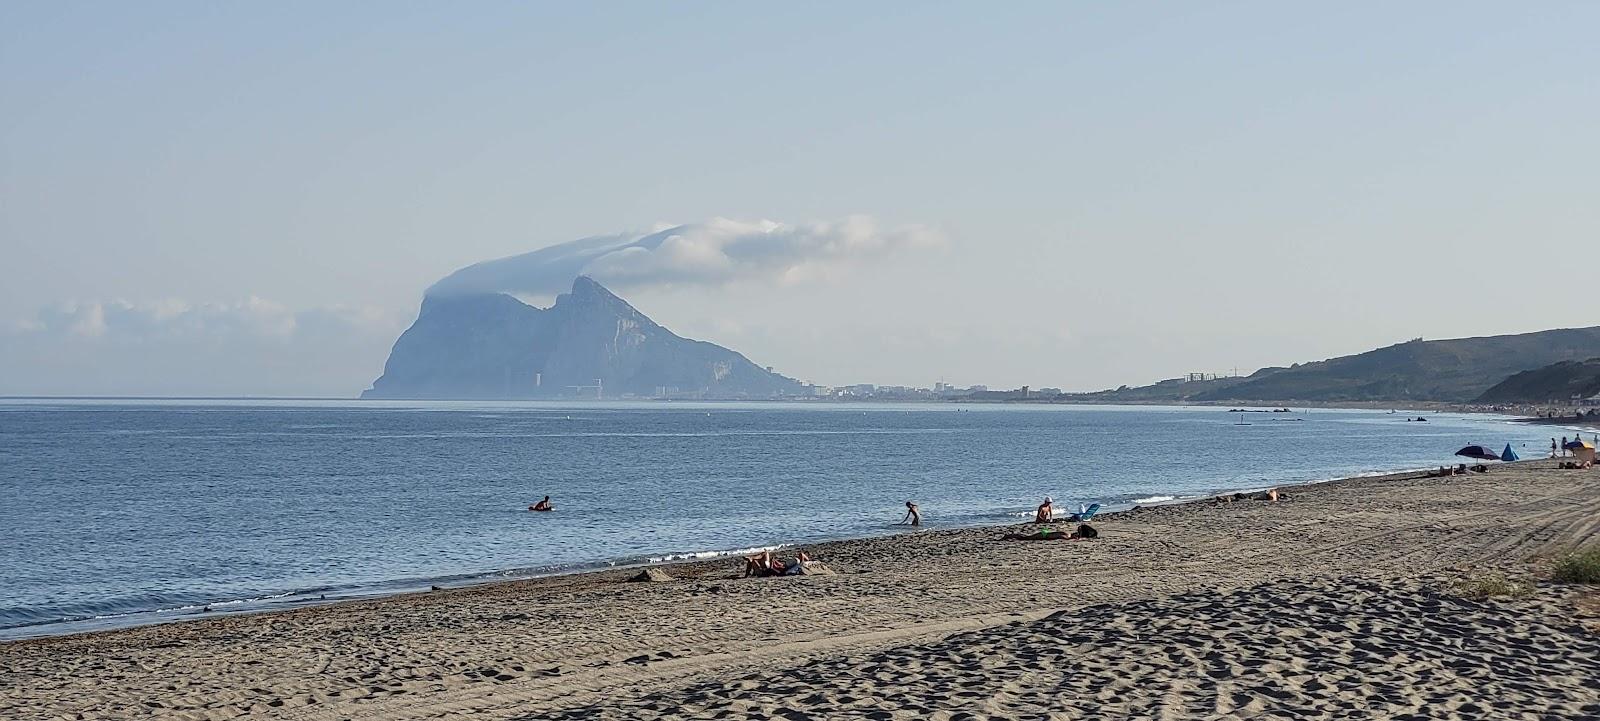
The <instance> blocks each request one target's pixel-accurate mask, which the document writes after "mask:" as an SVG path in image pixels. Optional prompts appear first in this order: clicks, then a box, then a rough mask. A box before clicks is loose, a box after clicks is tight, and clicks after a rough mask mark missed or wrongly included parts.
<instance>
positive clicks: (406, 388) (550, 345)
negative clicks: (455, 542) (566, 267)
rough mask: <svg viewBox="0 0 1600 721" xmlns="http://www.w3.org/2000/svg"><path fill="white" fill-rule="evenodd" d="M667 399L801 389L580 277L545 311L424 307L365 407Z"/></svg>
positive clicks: (477, 299)
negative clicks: (380, 403)
mask: <svg viewBox="0 0 1600 721" xmlns="http://www.w3.org/2000/svg"><path fill="white" fill-rule="evenodd" d="M597 381H598V382H597ZM596 386H599V387H600V388H601V389H603V390H598V389H597V388H596ZM663 390H665V392H667V393H668V394H671V395H677V396H698V397H706V398H768V397H773V396H777V395H786V394H797V393H799V392H800V391H801V385H800V384H799V383H798V382H797V381H795V380H794V379H791V378H785V377H783V376H780V375H777V374H775V373H770V372H768V371H767V370H765V369H763V368H760V367H758V366H757V365H756V364H754V363H752V362H750V360H749V359H747V358H745V357H744V356H743V355H740V354H739V353H736V352H734V351H732V350H729V349H727V348H723V347H722V346H719V345H716V344H713V343H706V342H703V341H696V340H690V339H687V338H682V337H679V336H678V335H676V334H674V333H673V332H672V331H669V330H667V329H666V328H663V327H661V325H659V324H657V323H656V322H655V321H652V320H650V319H649V318H648V317H646V316H645V315H644V314H643V313H640V312H639V311H638V310H635V309H634V307H633V306H631V305H629V304H628V303H627V301H624V300H623V299H621V298H618V297H617V296H616V295H613V294H612V293H611V292H610V291H608V290H606V289H605V288H604V287H602V286H601V285H600V284H599V283H596V282H594V281H593V280H591V279H589V278H586V277H580V278H578V279H577V280H576V281H574V282H573V284H572V292H570V293H565V294H563V295H561V296H559V297H558V298H556V302H555V304H554V305H552V306H551V307H550V308H548V309H541V308H535V307H533V306H530V305H527V304H525V303H523V302H521V301H519V300H517V299H515V298H512V297H511V296H508V295H503V294H473V295H457V296H451V295H439V296H429V297H427V298H425V299H424V300H423V303H422V312H421V313H420V314H419V315H418V316H417V320H416V322H415V323H413V324H412V325H411V327H410V328H408V329H407V330H406V332H405V333H404V334H402V335H401V336H400V339H399V340H398V341H396V342H395V344H394V350H393V351H391V352H390V354H389V360H388V362H387V363H386V364H385V365H384V369H383V376H382V377H380V378H378V380H376V381H374V382H373V384H372V388H371V389H369V390H367V391H366V392H364V393H362V394H361V397H363V398H452V399H482V398H573V397H584V398H594V397H596V396H598V395H603V396H604V397H608V398H615V397H619V396H623V395H634V396H642V397H653V396H656V395H658V394H660V393H661V392H662V391H663Z"/></svg>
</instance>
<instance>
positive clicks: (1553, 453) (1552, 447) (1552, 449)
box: [1550, 438, 1556, 458]
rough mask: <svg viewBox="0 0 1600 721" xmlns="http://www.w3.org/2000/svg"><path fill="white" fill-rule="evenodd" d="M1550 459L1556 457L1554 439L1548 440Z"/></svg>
mask: <svg viewBox="0 0 1600 721" xmlns="http://www.w3.org/2000/svg"><path fill="white" fill-rule="evenodd" d="M1550 457H1551V458H1555V457H1556V439H1554V438H1551V439H1550Z"/></svg>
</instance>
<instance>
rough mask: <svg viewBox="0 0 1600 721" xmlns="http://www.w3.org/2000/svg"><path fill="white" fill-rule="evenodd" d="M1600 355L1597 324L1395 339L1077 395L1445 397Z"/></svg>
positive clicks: (1139, 398)
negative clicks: (1230, 371) (1236, 373)
mask: <svg viewBox="0 0 1600 721" xmlns="http://www.w3.org/2000/svg"><path fill="white" fill-rule="evenodd" d="M1596 357H1600V327H1594V328H1562V329H1557V330H1546V331H1539V332H1536V333H1518V334H1514V335H1497V336H1485V337H1478V338H1454V339H1449V340H1422V339H1421V338H1418V339H1415V340H1411V341H1407V342H1405V343H1397V344H1395V345H1391V346H1388V347H1384V348H1378V349H1376V350H1370V351H1367V352H1365V353H1358V354H1355V355H1349V356H1342V357H1339V358H1330V359H1328V360H1324V361H1316V362H1313V363H1300V364H1296V365H1293V366H1290V367H1288V368H1264V369H1262V370H1260V371H1257V372H1256V373H1254V374H1252V375H1250V376H1248V377H1245V378H1219V379H1216V380H1206V381H1185V380H1183V379H1174V380H1168V381H1162V382H1160V383H1156V384H1154V385H1149V386H1141V387H1138V388H1128V387H1126V386H1124V387H1123V388H1119V389H1117V390H1114V391H1101V392H1099V393H1088V394H1081V395H1077V396H1074V397H1073V398H1072V400H1078V401H1096V402H1107V403H1118V402H1123V403H1161V402H1190V403H1225V402H1241V403H1243V402H1249V401H1257V402H1270V403H1286V402H1312V403H1337V402H1348V401H1442V402H1452V403H1467V402H1472V401H1475V400H1479V399H1480V398H1481V397H1484V396H1485V394H1486V392H1487V391H1489V390H1490V388H1491V387H1494V386H1496V385H1497V384H1499V383H1501V382H1502V381H1506V380H1508V379H1509V377H1510V376H1512V375H1515V374H1518V373H1522V372H1524V371H1529V370H1532V369H1538V368H1543V367H1545V366H1550V365H1552V364H1559V363H1562V362H1569V361H1580V360H1584V359H1589V358H1596Z"/></svg>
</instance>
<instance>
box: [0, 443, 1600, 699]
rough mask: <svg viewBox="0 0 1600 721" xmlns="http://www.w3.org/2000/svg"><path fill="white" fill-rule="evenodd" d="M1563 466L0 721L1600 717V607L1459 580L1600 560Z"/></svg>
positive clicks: (610, 607)
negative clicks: (1465, 585) (1583, 557)
mask: <svg viewBox="0 0 1600 721" xmlns="http://www.w3.org/2000/svg"><path fill="white" fill-rule="evenodd" d="M1553 465H1554V464H1553V463H1552V462H1550V461H1537V462H1530V463H1521V464H1515V465H1512V466H1504V467H1496V468H1494V469H1493V472H1491V473H1488V474H1482V475H1478V474H1474V475H1469V476H1457V477H1450V478H1417V477H1407V476H1394V477H1383V478H1364V479H1352V480H1346V481H1337V482H1332V483H1325V484H1318V485H1315V486H1308V487H1304V488H1294V489H1289V493H1288V498H1287V499H1286V500H1284V501H1283V502H1280V503H1276V504H1273V503H1267V502H1260V501H1245V502H1236V503H1215V502H1199V503H1191V504H1183V505H1172V506H1161V507H1154V508H1144V509H1140V510H1137V511H1133V512H1129V513H1122V514H1115V515H1111V516H1107V517H1105V518H1104V520H1102V521H1097V522H1096V524H1095V525H1096V527H1097V528H1098V529H1099V530H1100V531H1101V536H1100V538H1098V539H1096V540H1094V541H1086V542H1005V541H1000V540H997V539H998V538H999V536H1000V535H1002V534H1003V533H1004V532H1006V530H1008V529H1000V528H976V529H961V530H948V531H942V530H931V531H924V532H919V533H913V534H905V535H898V536H893V537H888V538H881V539H869V540H859V541H843V542H837V543H829V544H821V545H817V546H814V547H808V549H807V550H809V551H811V552H812V553H813V554H814V555H816V556H817V557H819V558H820V559H822V560H824V561H825V562H827V563H828V564H829V565H830V566H832V567H833V568H834V569H836V570H837V571H839V575H835V576H812V577H802V578H777V579H740V578H738V577H737V576H738V575H739V567H738V561H737V559H722V560H718V561H714V562H705V563H695V564H680V565H673V566H667V567H665V570H667V571H668V572H669V573H670V574H671V575H673V576H674V577H676V579H677V580H674V581H668V582H659V583H627V582H625V581H624V580H623V579H625V578H626V577H628V576H629V575H632V574H633V573H634V572H632V571H610V572H604V573H592V574H582V575H577V576H567V577H560V578H551V579H539V580H533V581H523V582H514V583H505V584H498V585H491V586H479V587H472V588H464V589H455V590H443V591H437V592H432V593H426V594H414V595H409V596H401V597H395V598H390V599H385V600H380V601H368V602H356V603H346V604H338V605H332V606H325V607H317V608H308V609H300V610H294V611H286V612H280V613H269V614H256V615H250V616H240V617H233V618H220V619H206V620H197V621H193V622H185V623H175V624H167V625H161V626H151V627H145V628H137V629H129V630H124V631H113V632H106V633H97V634H86V635H81V636H72V637H60V638H46V639H37V640H31V641H20V642H13V643H9V644H3V645H0V674H3V678H4V680H3V685H0V718H6V719H56V718H62V719H76V718H160V719H226V718H237V717H248V716H257V717H263V718H286V719H307V720H320V719H328V720H330V721H332V720H338V719H429V718H447V717H453V716H464V717H469V718H474V719H541V718H562V719H579V718H615V719H635V718H646V719H648V718H733V719H737V718H784V719H800V718H817V719H821V718H835V717H857V718H906V719H913V718H936V719H942V718H949V719H956V718H1061V719H1078V718H1118V717H1126V718H1207V717H1210V718H1248V717H1255V718H1393V719H1416V718H1463V719H1467V718H1529V719H1535V718H1538V719H1544V718H1600V615H1597V614H1600V592H1597V589H1594V588H1590V587H1567V586H1560V585H1556V584H1552V583H1549V582H1547V581H1539V582H1537V584H1536V590H1535V591H1534V592H1533V593H1531V594H1530V595H1528V596H1526V597H1522V598H1512V599H1493V600H1484V601H1480V600H1472V599H1469V598H1466V597H1463V596H1462V595H1461V594H1460V593H1458V592H1457V591H1456V590H1454V588H1453V584H1456V583H1458V582H1460V581H1461V580H1462V579H1470V578H1475V577H1481V576H1482V575H1484V574H1490V573H1499V574H1506V575H1508V576H1511V577H1515V578H1532V579H1537V578H1538V577H1539V574H1540V573H1541V568H1542V564H1543V563H1544V562H1545V561H1546V560H1548V559H1549V558H1550V557H1551V556H1553V555H1555V554H1558V553H1561V552H1564V551H1566V550H1569V549H1571V548H1574V547H1576V546H1577V545H1580V544H1583V543H1590V544H1593V543H1597V542H1600V470H1595V471H1564V470H1558V469H1555V468H1554V467H1553ZM929 510H930V511H931V510H933V509H929ZM1010 530H1016V529H1010Z"/></svg>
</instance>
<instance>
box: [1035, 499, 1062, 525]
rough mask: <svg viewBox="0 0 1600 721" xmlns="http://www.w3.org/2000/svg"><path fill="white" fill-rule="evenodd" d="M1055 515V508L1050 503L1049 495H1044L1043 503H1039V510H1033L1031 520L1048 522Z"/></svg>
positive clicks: (1053, 518)
mask: <svg viewBox="0 0 1600 721" xmlns="http://www.w3.org/2000/svg"><path fill="white" fill-rule="evenodd" d="M1055 517H1056V509H1055V507H1054V506H1052V505H1050V497H1049V496H1045V497H1044V503H1041V504H1039V510H1037V511H1035V512H1034V514H1033V522H1034V523H1049V522H1051V521H1053V520H1055Z"/></svg>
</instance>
